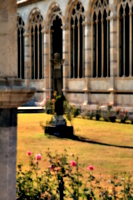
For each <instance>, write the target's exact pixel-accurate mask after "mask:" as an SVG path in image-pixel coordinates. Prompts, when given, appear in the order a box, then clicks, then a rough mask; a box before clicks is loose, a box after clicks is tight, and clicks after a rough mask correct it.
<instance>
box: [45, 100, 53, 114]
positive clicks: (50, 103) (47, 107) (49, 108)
mask: <svg viewBox="0 0 133 200" xmlns="http://www.w3.org/2000/svg"><path fill="white" fill-rule="evenodd" d="M54 105H55V99H50V98H49V96H47V99H46V101H45V112H46V113H47V114H54Z"/></svg>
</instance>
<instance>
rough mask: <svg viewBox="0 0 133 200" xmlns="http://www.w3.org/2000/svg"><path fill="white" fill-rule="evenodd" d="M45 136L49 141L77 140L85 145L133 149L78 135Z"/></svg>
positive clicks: (132, 147)
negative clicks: (56, 139)
mask: <svg viewBox="0 0 133 200" xmlns="http://www.w3.org/2000/svg"><path fill="white" fill-rule="evenodd" d="M45 135H46V136H47V137H48V138H49V139H50V138H53V137H56V138H59V139H70V140H75V141H78V142H85V143H89V144H97V145H102V146H109V147H117V148H123V149H133V146H125V145H117V144H108V143H104V142H98V141H94V140H90V139H88V138H85V137H81V136H77V135H73V136H72V137H61V136H55V135H49V134H45Z"/></svg>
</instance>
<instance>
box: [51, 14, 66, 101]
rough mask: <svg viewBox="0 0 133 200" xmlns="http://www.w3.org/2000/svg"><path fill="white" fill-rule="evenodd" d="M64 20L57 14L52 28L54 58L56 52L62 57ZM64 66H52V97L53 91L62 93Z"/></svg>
mask: <svg viewBox="0 0 133 200" xmlns="http://www.w3.org/2000/svg"><path fill="white" fill-rule="evenodd" d="M61 26H62V21H61V19H60V18H59V17H58V16H57V17H56V19H55V20H54V22H53V26H52V27H51V29H52V59H53V58H54V54H55V53H59V54H60V58H61V59H62V29H61ZM62 74H63V73H62V66H61V69H56V70H54V66H52V95H51V96H52V97H53V93H54V92H55V91H56V92H57V95H61V93H62V87H63V84H62V82H63V78H62Z"/></svg>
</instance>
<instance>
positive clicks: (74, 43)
mask: <svg viewBox="0 0 133 200" xmlns="http://www.w3.org/2000/svg"><path fill="white" fill-rule="evenodd" d="M84 20H85V12H84V7H83V5H82V3H81V1H79V0H75V1H71V0H69V2H68V5H67V8H66V16H65V23H66V24H68V25H69V27H70V29H69V31H70V66H71V69H70V73H71V74H70V77H71V78H82V77H84V74H85V72H84V56H83V54H84V25H83V23H84Z"/></svg>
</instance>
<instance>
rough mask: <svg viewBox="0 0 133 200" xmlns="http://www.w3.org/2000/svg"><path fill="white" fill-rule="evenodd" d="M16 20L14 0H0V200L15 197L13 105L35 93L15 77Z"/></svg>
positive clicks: (15, 142) (15, 127)
mask: <svg viewBox="0 0 133 200" xmlns="http://www.w3.org/2000/svg"><path fill="white" fill-rule="evenodd" d="M16 20H17V4H16V1H14V0H2V1H0V25H1V28H0V200H15V199H16V145H17V107H18V106H20V105H22V104H24V103H25V102H26V101H28V100H29V99H30V98H31V97H32V95H33V94H34V92H35V89H34V88H32V89H31V88H27V87H26V86H23V85H22V80H21V79H17V78H16V77H17V26H16V24H17V21H16Z"/></svg>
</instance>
